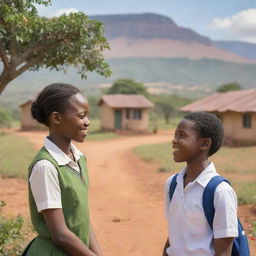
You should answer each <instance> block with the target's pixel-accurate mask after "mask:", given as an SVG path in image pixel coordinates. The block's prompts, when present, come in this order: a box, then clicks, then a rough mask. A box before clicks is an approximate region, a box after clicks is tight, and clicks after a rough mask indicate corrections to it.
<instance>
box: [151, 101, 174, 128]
mask: <svg viewBox="0 0 256 256" xmlns="http://www.w3.org/2000/svg"><path fill="white" fill-rule="evenodd" d="M155 105H156V109H157V110H158V111H159V112H160V113H161V114H162V115H163V116H164V119H165V122H166V123H167V124H169V122H170V117H171V115H172V114H173V113H174V112H175V108H174V107H173V106H172V104H171V103H170V102H169V101H157V102H156V103H155Z"/></svg>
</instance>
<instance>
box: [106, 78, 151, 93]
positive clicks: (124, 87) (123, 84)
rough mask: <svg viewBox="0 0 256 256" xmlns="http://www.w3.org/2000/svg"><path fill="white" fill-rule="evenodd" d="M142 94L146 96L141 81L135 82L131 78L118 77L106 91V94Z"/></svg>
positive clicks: (145, 90)
mask: <svg viewBox="0 0 256 256" xmlns="http://www.w3.org/2000/svg"><path fill="white" fill-rule="evenodd" d="M118 93H123V94H143V95H145V96H148V92H147V89H146V87H145V86H144V85H143V84H142V83H138V82H135V81H134V80H132V79H118V80H116V81H114V83H113V85H112V86H111V87H110V88H109V90H108V91H107V94H118Z"/></svg>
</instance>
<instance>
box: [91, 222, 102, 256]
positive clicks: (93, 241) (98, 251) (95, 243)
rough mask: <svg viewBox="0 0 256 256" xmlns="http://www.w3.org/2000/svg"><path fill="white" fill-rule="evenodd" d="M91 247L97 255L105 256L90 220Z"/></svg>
mask: <svg viewBox="0 0 256 256" xmlns="http://www.w3.org/2000/svg"><path fill="white" fill-rule="evenodd" d="M89 248H90V249H91V250H92V251H93V252H94V253H95V254H96V255H97V256H103V252H102V251H101V249H100V246H99V243H98V241H97V238H96V235H95V233H94V230H93V227H92V224H91V222H90V244H89Z"/></svg>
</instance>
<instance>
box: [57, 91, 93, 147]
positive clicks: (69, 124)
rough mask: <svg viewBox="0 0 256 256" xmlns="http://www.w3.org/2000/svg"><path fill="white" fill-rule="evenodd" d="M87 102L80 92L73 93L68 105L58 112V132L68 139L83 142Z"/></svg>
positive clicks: (87, 122) (85, 130) (87, 110)
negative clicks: (60, 112) (61, 111)
mask: <svg viewBox="0 0 256 256" xmlns="http://www.w3.org/2000/svg"><path fill="white" fill-rule="evenodd" d="M88 112H89V104H88V102H87V100H86V99H85V98H84V97H83V95H82V94H80V93H78V94H75V95H73V96H72V97H71V98H70V100H69V105H68V106H67V108H66V109H65V111H64V112H63V113H62V114H60V125H59V132H60V133H61V134H62V135H63V136H64V137H65V138H67V139H68V140H74V141H76V142H83V141H84V139H85V137H86V136H87V131H88V126H89V125H90V121H89V119H88Z"/></svg>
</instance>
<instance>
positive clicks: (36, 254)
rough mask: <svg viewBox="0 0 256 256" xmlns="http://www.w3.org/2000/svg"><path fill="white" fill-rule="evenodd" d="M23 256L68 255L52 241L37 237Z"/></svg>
mask: <svg viewBox="0 0 256 256" xmlns="http://www.w3.org/2000/svg"><path fill="white" fill-rule="evenodd" d="M22 256H68V254H66V253H65V252H64V251H63V250H62V249H60V248H59V247H58V246H57V245H55V244H54V243H53V242H52V240H50V239H47V238H43V237H41V236H37V237H35V238H34V239H33V240H32V241H31V242H30V243H29V245H28V246H27V248H26V249H25V251H24V252H23V253H22Z"/></svg>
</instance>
